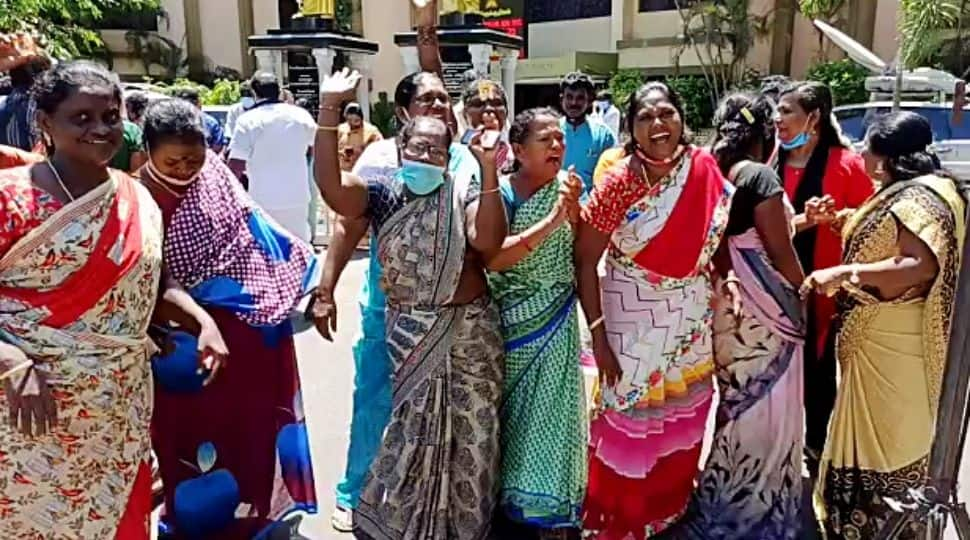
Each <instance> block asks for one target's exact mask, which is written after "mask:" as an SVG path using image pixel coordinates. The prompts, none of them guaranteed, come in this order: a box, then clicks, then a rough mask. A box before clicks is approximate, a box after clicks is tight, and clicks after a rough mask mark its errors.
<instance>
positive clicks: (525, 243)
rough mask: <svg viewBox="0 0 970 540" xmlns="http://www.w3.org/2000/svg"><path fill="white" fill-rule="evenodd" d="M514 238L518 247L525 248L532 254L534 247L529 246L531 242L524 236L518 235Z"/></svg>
mask: <svg viewBox="0 0 970 540" xmlns="http://www.w3.org/2000/svg"><path fill="white" fill-rule="evenodd" d="M513 238H515V244H516V245H519V246H522V247H524V248H525V250H526V251H528V252H529V253H532V246H530V245H529V242H528V241H527V240H526V239H525V237H524V236H522V235H518V236H514V237H513Z"/></svg>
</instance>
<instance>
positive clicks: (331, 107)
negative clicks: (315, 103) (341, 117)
mask: <svg viewBox="0 0 970 540" xmlns="http://www.w3.org/2000/svg"><path fill="white" fill-rule="evenodd" d="M319 109H320V110H321V111H330V112H335V113H343V112H344V111H343V110H341V109H340V107H338V106H337V105H328V104H326V103H321V104H320V107H319Z"/></svg>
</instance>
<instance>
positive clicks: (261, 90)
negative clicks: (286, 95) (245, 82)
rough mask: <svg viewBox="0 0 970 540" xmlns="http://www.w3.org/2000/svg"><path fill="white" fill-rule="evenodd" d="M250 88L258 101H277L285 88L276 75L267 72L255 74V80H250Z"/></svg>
mask: <svg viewBox="0 0 970 540" xmlns="http://www.w3.org/2000/svg"><path fill="white" fill-rule="evenodd" d="M249 86H250V88H252V91H253V96H254V97H256V99H269V100H272V101H277V100H279V99H280V94H282V92H283V87H282V86H280V80H279V79H278V78H277V77H276V75H274V74H272V73H269V72H266V71H260V72H258V73H256V74H254V75H253V78H252V79H250V80H249Z"/></svg>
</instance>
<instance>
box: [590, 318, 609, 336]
mask: <svg viewBox="0 0 970 540" xmlns="http://www.w3.org/2000/svg"><path fill="white" fill-rule="evenodd" d="M605 317H606V316H605V315H600V318H599V319H596V320H595V321H593V323H592V324H590V325H589V331H590V332H592V331H593V330H596V328H598V327H600V326H602V325H603V319H604V318H605Z"/></svg>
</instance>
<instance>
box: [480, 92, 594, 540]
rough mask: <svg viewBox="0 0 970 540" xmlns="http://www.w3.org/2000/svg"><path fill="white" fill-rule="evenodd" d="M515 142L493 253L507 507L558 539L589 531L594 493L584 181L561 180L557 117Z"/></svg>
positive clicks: (534, 115) (536, 118)
mask: <svg viewBox="0 0 970 540" xmlns="http://www.w3.org/2000/svg"><path fill="white" fill-rule="evenodd" d="M509 138H510V140H511V142H512V145H513V148H514V150H515V155H516V156H518V157H517V159H516V166H515V168H516V171H515V172H514V173H513V174H512V175H511V176H508V177H504V178H502V180H501V188H502V197H503V199H504V201H505V210H506V213H507V214H508V217H509V233H510V235H511V236H509V237H508V238H506V239H505V242H504V244H503V245H502V249H501V250H500V251H498V252H497V253H494V254H486V257H487V261H488V268H489V270H491V273H490V274H489V284H490V286H491V287H490V288H491V291H492V296H493V297H494V298H495V301H496V302H497V303H498V306H499V309H500V310H501V313H502V330H503V335H504V337H505V391H504V398H503V402H502V409H501V417H500V418H501V422H502V481H501V486H502V487H501V490H500V492H499V504H500V506H501V508H502V510H503V512H504V513H505V515H506V516H507V517H508V518H509V519H511V520H513V521H515V522H518V523H522V524H525V525H528V526H532V527H534V528H536V529H539V531H540V537H543V538H546V537H548V538H556V537H562V535H563V534H564V533H565V532H566V530H568V529H574V528H577V527H578V526H579V524H580V523H579V510H580V505H581V504H582V502H583V494H584V493H585V490H586V442H587V437H586V431H587V426H586V408H585V394H584V393H583V380H582V374H581V372H580V368H579V363H578V362H577V360H578V359H579V322H578V318H577V314H576V283H575V280H576V277H575V276H576V271H575V267H574V263H573V226H572V225H571V224H570V216H572V217H573V218H574V219H575V218H578V216H579V193H580V191H581V190H582V186H583V183H582V179H580V178H579V177H578V176H576V175H575V173H572V174H567V173H566V172H560V170H561V168H562V159H563V155H564V151H565V146H564V145H563V134H562V130H561V129H560V127H559V115H558V114H557V113H556V112H555V111H553V110H552V109H529V110H527V111H525V112H523V113H521V114H519V115H518V116H516V118H515V121H514V122H513V123H512V128H511V130H510V132H509Z"/></svg>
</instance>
